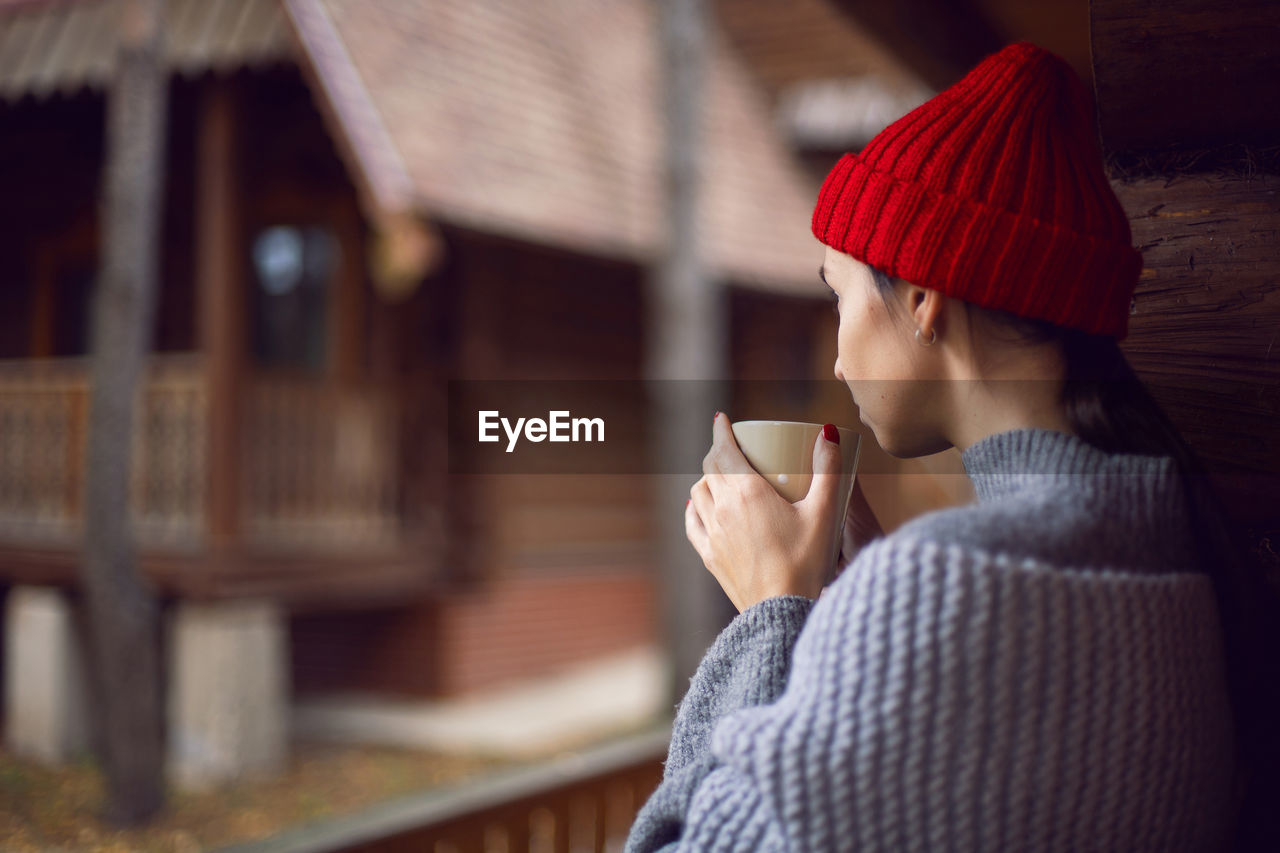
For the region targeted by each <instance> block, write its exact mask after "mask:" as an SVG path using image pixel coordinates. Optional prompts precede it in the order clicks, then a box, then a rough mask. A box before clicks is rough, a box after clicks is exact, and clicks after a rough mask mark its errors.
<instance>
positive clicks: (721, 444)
mask: <svg viewBox="0 0 1280 853" xmlns="http://www.w3.org/2000/svg"><path fill="white" fill-rule="evenodd" d="M702 472H703V473H704V474H706V475H708V476H711V477H715V476H723V475H726V474H755V475H756V476H759V475H758V474H756V470H755V469H754V468H752V467H751V463H750V462H748V461H747V457H745V456H743V455H742V449H741V448H739V447H738V440H737V439H736V438H734V437H733V425H732V424H731V423H730V422H729V416H728V415H726V414H724V413H723V412H716V416H715V421H714V423H713V424H712V427H711V450H710V452H708V453H707V456H706V458H705V459H703V460H702Z"/></svg>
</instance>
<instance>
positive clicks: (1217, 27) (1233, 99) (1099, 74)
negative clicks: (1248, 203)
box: [1090, 0, 1280, 171]
mask: <svg viewBox="0 0 1280 853" xmlns="http://www.w3.org/2000/svg"><path fill="white" fill-rule="evenodd" d="M1090 39H1091V43H1092V47H1093V57H1094V59H1093V71H1094V81H1095V87H1096V92H1097V99H1098V104H1099V106H1098V120H1099V124H1100V126H1101V132H1102V142H1103V148H1104V150H1106V151H1107V152H1108V153H1111V154H1119V153H1126V152H1138V151H1168V150H1190V149H1205V148H1212V147H1214V146H1222V145H1227V144H1232V143H1243V144H1250V145H1270V146H1271V147H1273V148H1274V147H1275V145H1276V140H1277V138H1280V85H1277V84H1278V83H1280V3H1276V2H1274V0H1238V2H1232V3H1229V4H1225V5H1224V4H1222V3H1219V2H1215V0H1166V2H1162V3H1160V4H1159V5H1157V6H1153V5H1152V4H1151V2H1150V0H1093V2H1092V3H1091V5H1090ZM1233 156H1238V154H1236V155H1233ZM1200 165H1201V167H1203V166H1204V165H1205V164H1203V163H1202V164H1200ZM1157 171H1158V169H1157Z"/></svg>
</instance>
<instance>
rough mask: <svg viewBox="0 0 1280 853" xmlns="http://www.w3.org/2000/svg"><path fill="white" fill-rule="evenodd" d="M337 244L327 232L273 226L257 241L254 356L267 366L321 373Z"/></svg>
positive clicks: (291, 226) (317, 229) (299, 227)
mask: <svg viewBox="0 0 1280 853" xmlns="http://www.w3.org/2000/svg"><path fill="white" fill-rule="evenodd" d="M338 252H339V247H338V242H337V240H336V239H334V237H333V235H332V234H331V233H330V232H329V231H328V229H325V228H321V227H317V226H310V225H275V226H272V227H270V228H265V229H263V230H262V231H260V232H258V235H257V237H256V238H255V239H254V241H253V269H254V273H255V275H254V278H255V280H256V281H255V286H254V287H253V298H252V303H253V304H252V306H251V311H252V317H253V353H254V357H255V358H256V359H257V361H258V363H259V364H261V365H263V366H268V367H291V368H298V369H301V370H305V371H309V372H313V373H322V372H323V371H324V369H325V365H326V359H327V351H328V348H327V341H328V334H327V330H328V323H329V291H330V287H331V283H332V280H333V274H334V270H335V269H336V268H337V264H338Z"/></svg>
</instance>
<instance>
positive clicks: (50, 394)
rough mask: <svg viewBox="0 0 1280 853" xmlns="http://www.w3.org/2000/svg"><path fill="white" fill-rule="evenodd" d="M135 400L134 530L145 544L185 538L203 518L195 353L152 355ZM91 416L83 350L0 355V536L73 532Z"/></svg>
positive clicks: (46, 539)
mask: <svg viewBox="0 0 1280 853" xmlns="http://www.w3.org/2000/svg"><path fill="white" fill-rule="evenodd" d="M136 405H137V406H138V407H139V408H138V410H137V412H136V419H135V423H136V425H137V430H136V431H135V433H134V445H133V450H132V454H133V458H132V471H131V486H130V488H131V490H132V495H131V500H132V504H133V515H134V526H135V535H136V537H137V539H138V541H139V542H141V543H144V544H147V545H161V544H178V543H190V542H192V541H194V540H197V539H198V537H199V535H200V531H201V530H202V525H203V524H204V495H205V483H204V476H205V471H206V465H205V446H206V441H205V428H206V424H207V422H208V418H207V411H206V408H207V397H206V393H205V383H204V382H203V377H202V375H201V372H200V363H199V360H198V358H197V357H195V356H191V355H186V354H178V355H160V356H154V357H153V358H151V359H150V360H149V361H148V363H147V366H146V378H145V381H144V384H143V387H142V390H141V393H140V394H139V395H138V399H137V403H136ZM88 418H89V362H88V360H87V359H83V358H57V359H30V360H15V361H0V537H3V538H5V539H6V540H10V541H12V540H20V541H23V542H39V543H42V544H63V545H69V544H71V543H73V542H75V541H77V540H79V538H80V536H81V532H82V527H81V521H82V513H81V501H82V492H83V488H84V475H85V467H84V463H85V439H86V436H87V431H88V425H89V424H88Z"/></svg>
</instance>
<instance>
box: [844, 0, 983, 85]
mask: <svg viewBox="0 0 1280 853" xmlns="http://www.w3.org/2000/svg"><path fill="white" fill-rule="evenodd" d="M834 3H835V5H836V6H837V7H838V8H839V9H841V10H842V11H844V12H845V13H847V14H848V15H850V16H851V17H853V18H854V19H855V20H856V21H857V23H858V24H859V25H860V26H862V27H864V28H865V29H866V30H868V31H869V32H870V33H871V34H872V35H874V36H875V37H876V38H877V39H879V40H880V41H882V42H883V43H884V44H885V46H886V47H888V48H889V49H890V50H891V51H893V52H894V53H895V54H897V56H898V57H899V58H900V59H901V60H902V61H903V62H905V63H906V64H907V65H908V66H909V67H910V68H911V69H912V70H913V71H914V72H915V73H916V74H918V75H919V76H920V79H922V80H924V81H925V82H926V83H928V84H929V85H930V86H932V87H933V88H934V89H936V90H938V91H941V90H942V89H945V88H946V87H948V86H950V85H951V84H952V83H954V82H956V81H957V80H959V79H960V78H961V77H963V76H964V75H965V73H966V72H967V71H969V70H970V69H971V68H973V66H975V65H977V64H978V62H980V61H981V60H982V59H983V58H984V57H986V56H988V55H989V54H992V53H995V52H996V51H997V50H999V49H1000V48H1001V47H1003V46H1004V44H1005V39H1004V38H1003V37H1002V36H1001V34H1000V33H998V32H997V31H996V29H995V28H994V27H993V26H992V24H991V22H990V20H988V18H987V17H986V16H985V15H984V14H983V13H982V12H981V11H980V10H979V9H978V8H977V7H976V6H975V5H974V4H973V3H972V2H970V0H894V2H892V3H886V2H884V0H834Z"/></svg>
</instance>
